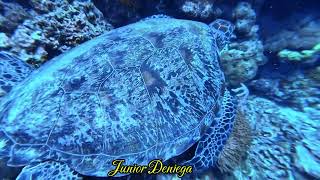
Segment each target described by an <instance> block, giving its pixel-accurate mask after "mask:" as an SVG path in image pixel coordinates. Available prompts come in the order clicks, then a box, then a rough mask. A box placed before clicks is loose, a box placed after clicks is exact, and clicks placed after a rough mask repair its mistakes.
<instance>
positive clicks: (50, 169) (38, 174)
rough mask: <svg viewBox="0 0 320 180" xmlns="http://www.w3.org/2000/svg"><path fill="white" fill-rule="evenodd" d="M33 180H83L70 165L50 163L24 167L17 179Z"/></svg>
mask: <svg viewBox="0 0 320 180" xmlns="http://www.w3.org/2000/svg"><path fill="white" fill-rule="evenodd" d="M31 179H39V180H42V179H52V180H60V179H69V180H71V179H81V178H80V177H79V176H78V175H77V174H76V173H75V172H74V171H73V170H72V169H71V168H70V167H69V166H68V165H66V164H63V163H60V162H55V161H48V162H44V163H40V164H36V165H34V166H32V165H28V166H26V167H24V168H23V169H22V171H21V173H20V174H19V176H18V177H17V180H31Z"/></svg>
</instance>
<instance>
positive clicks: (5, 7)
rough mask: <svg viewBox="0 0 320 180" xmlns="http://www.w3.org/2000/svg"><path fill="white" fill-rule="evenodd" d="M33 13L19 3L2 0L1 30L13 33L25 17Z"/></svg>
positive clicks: (0, 10) (0, 13) (0, 9)
mask: <svg viewBox="0 0 320 180" xmlns="http://www.w3.org/2000/svg"><path fill="white" fill-rule="evenodd" d="M30 17H31V15H30V13H28V12H27V11H26V10H25V9H24V8H23V7H22V6H21V5H19V4H17V3H9V2H3V1H1V0H0V32H4V33H12V32H13V31H14V30H15V29H16V28H17V27H18V26H19V25H20V24H21V23H22V22H23V21H24V20H25V19H27V18H30Z"/></svg>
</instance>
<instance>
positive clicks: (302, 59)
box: [278, 43, 320, 64]
mask: <svg viewBox="0 0 320 180" xmlns="http://www.w3.org/2000/svg"><path fill="white" fill-rule="evenodd" d="M319 54H320V43H318V44H316V45H315V46H314V47H313V48H312V49H310V50H302V51H294V50H288V49H284V50H281V51H280V52H278V57H279V58H280V60H283V61H289V62H299V63H309V64H310V63H313V62H316V61H317V60H318V58H319Z"/></svg>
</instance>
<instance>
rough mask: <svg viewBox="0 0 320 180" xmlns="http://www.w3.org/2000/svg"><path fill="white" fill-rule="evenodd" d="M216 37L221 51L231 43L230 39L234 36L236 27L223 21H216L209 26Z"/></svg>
mask: <svg viewBox="0 0 320 180" xmlns="http://www.w3.org/2000/svg"><path fill="white" fill-rule="evenodd" d="M209 27H210V28H211V30H212V32H213V33H214V36H215V38H216V42H217V46H218V48H219V50H220V51H221V50H222V49H223V48H224V47H225V46H226V45H227V44H228V43H229V41H230V39H231V38H232V37H233V36H234V34H233V31H234V25H233V24H232V23H231V22H229V21H226V20H223V19H216V20H215V21H213V22H212V23H210V24H209Z"/></svg>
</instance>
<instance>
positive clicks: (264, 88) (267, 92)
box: [249, 68, 320, 111]
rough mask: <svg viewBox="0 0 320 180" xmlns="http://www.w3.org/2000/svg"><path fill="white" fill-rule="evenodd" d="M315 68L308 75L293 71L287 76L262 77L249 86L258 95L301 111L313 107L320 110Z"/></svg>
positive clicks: (319, 93) (318, 85)
mask: <svg viewBox="0 0 320 180" xmlns="http://www.w3.org/2000/svg"><path fill="white" fill-rule="evenodd" d="M317 69H318V68H315V69H314V70H313V71H311V72H310V73H309V75H306V74H304V73H301V72H300V71H297V72H293V73H291V74H290V75H288V76H287V77H286V78H267V77H261V78H259V79H256V80H253V81H252V82H250V83H249V87H250V88H251V89H252V90H253V91H254V92H255V93H256V94H258V95H261V96H263V97H266V98H268V99H271V100H273V101H275V102H278V103H281V104H283V105H286V106H291V107H292V108H295V109H296V110H299V111H305V109H306V108H308V107H312V108H315V109H317V110H320V91H319V87H320V82H319V81H318V80H317V78H318V76H319V75H317V73H316V70H317Z"/></svg>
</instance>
